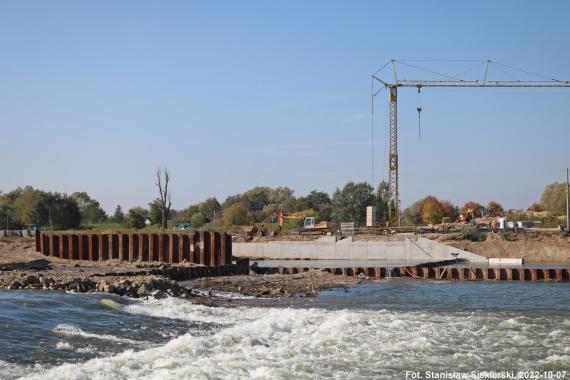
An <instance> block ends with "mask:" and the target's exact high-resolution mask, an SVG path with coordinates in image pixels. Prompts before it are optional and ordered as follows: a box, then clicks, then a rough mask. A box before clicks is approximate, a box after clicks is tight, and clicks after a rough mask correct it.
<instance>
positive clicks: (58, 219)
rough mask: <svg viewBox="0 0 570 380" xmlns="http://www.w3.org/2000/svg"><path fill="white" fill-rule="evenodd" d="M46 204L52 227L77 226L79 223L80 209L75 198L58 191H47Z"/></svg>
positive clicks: (67, 227)
mask: <svg viewBox="0 0 570 380" xmlns="http://www.w3.org/2000/svg"><path fill="white" fill-rule="evenodd" d="M47 199H48V201H47V204H48V207H49V211H50V214H51V220H52V223H53V225H54V227H56V228H59V229H69V228H77V227H79V225H80V224H81V211H80V209H79V206H78V205H77V202H76V201H75V199H73V198H71V197H69V196H67V195H65V194H64V195H62V194H59V193H47Z"/></svg>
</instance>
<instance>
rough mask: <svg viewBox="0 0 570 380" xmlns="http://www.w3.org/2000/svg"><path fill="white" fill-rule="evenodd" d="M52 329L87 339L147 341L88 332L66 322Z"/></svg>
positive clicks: (131, 342)
mask: <svg viewBox="0 0 570 380" xmlns="http://www.w3.org/2000/svg"><path fill="white" fill-rule="evenodd" d="M52 331H53V332H54V333H56V334H59V335H65V336H79V337H82V338H87V339H100V340H108V341H111V342H119V343H129V344H144V343H145V342H138V341H135V340H132V339H126V338H119V337H116V336H114V335H109V334H92V333H88V332H85V331H83V330H82V329H80V328H79V327H77V326H74V325H70V324H65V323H63V324H60V325H57V326H56V327H55V328H54V329H53V330H52ZM58 348H60V347H58Z"/></svg>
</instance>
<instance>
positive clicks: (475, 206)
mask: <svg viewBox="0 0 570 380" xmlns="http://www.w3.org/2000/svg"><path fill="white" fill-rule="evenodd" d="M470 209H471V210H472V211H473V215H474V216H475V218H480V217H481V210H483V205H481V204H479V203H477V202H474V201H469V202H467V203H465V204H464V205H463V207H462V208H461V214H463V215H467V211H469V210H470Z"/></svg>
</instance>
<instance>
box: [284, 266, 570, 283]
mask: <svg viewBox="0 0 570 380" xmlns="http://www.w3.org/2000/svg"><path fill="white" fill-rule="evenodd" d="M307 270H309V268H298V267H288V268H287V267H279V268H277V272H278V273H282V274H295V273H299V272H303V271H307ZM325 271H327V272H330V273H333V274H337V275H344V276H359V275H363V276H366V277H374V278H378V279H380V278H390V277H412V278H416V279H425V280H428V279H431V280H459V281H481V280H497V281H501V280H502V281H556V282H561V281H564V282H567V281H570V269H568V268H556V269H541V268H530V269H527V268H486V267H483V268H481V267H473V268H456V267H436V268H434V267H422V266H407V267H395V268H384V267H381V268H327V269H325Z"/></svg>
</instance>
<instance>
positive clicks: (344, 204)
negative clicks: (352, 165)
mask: <svg viewBox="0 0 570 380" xmlns="http://www.w3.org/2000/svg"><path fill="white" fill-rule="evenodd" d="M373 190H374V189H373V188H372V186H370V185H369V184H368V183H366V182H361V183H354V182H348V183H347V184H346V185H344V187H343V188H342V189H336V191H335V192H334V194H333V197H332V218H333V219H334V220H335V221H337V222H352V221H354V222H359V223H363V222H364V221H365V219H366V207H367V206H370V205H372V204H373V203H374V193H373Z"/></svg>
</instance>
